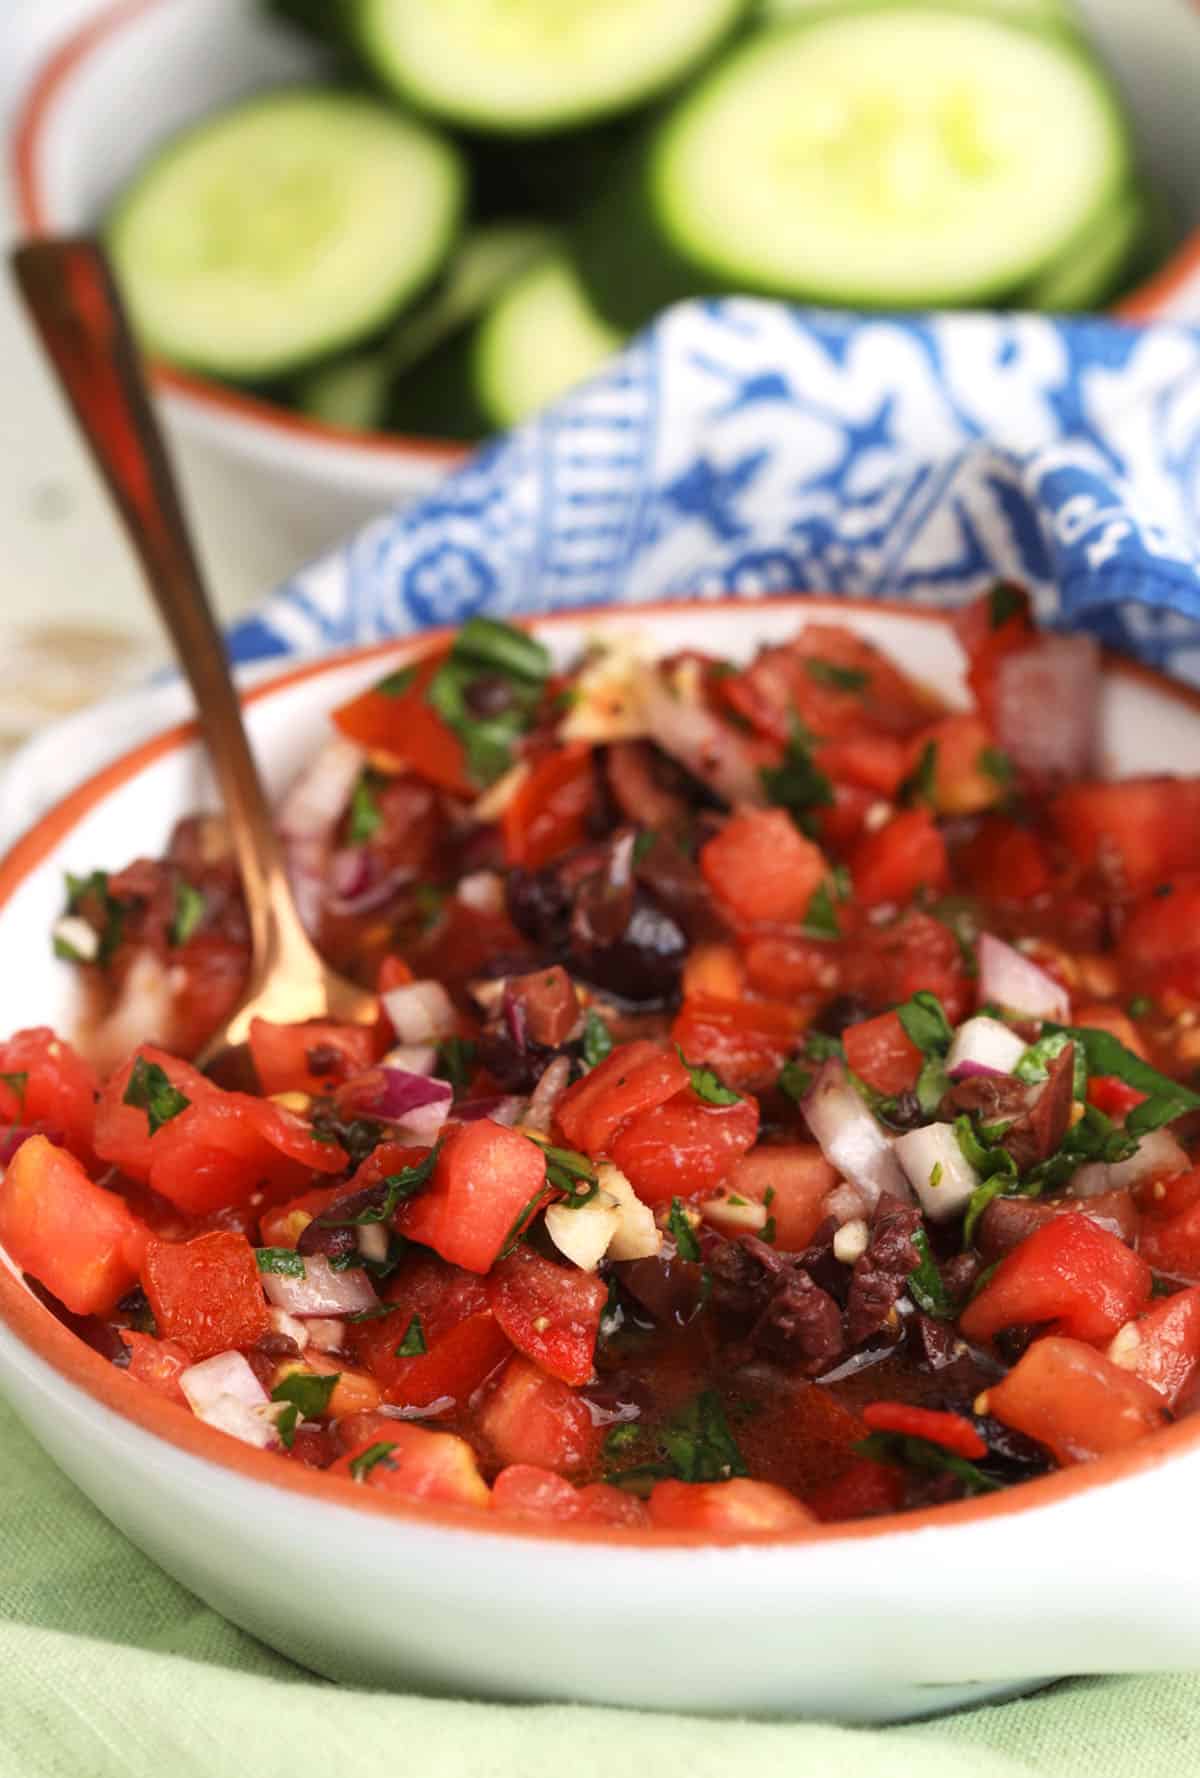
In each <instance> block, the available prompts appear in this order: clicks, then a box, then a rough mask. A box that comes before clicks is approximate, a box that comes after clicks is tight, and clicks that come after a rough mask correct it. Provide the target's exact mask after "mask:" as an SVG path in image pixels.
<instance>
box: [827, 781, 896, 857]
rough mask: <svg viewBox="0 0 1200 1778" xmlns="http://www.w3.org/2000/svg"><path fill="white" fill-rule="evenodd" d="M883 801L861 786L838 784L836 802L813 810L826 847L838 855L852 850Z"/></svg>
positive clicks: (834, 792) (834, 800)
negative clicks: (868, 820) (873, 811)
mask: <svg viewBox="0 0 1200 1778" xmlns="http://www.w3.org/2000/svg"><path fill="white" fill-rule="evenodd" d="M879 800H880V799H879V797H878V795H877V794H876V792H875V791H873V790H864V789H863V788H862V786H861V785H858V784H842V783H835V784H834V786H833V801H832V803H829V804H827V805H825V806H823V807H822V808H819V809H815V810H814V811H813V827H814V829H815V831H816V835H817V838H818V839H819V840H820V842H821V844H822V846H824V847H825V848H826V850H828V851H830V852H833V853H834V854H835V855H844V854H845V853H847V852H850V851H852V850H853V848H854V844H855V842H856V841H857V840H858V839H860V838H861V837H862V835H863V833H864V832H865V831H866V826H867V817H868V816H869V815H870V814H871V811H872V810H873V809H876V808H878V807H879Z"/></svg>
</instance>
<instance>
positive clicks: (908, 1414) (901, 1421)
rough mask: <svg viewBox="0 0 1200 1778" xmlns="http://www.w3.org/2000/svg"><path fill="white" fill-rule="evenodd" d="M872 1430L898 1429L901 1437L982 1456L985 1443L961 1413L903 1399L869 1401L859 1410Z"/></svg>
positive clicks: (956, 1452)
mask: <svg viewBox="0 0 1200 1778" xmlns="http://www.w3.org/2000/svg"><path fill="white" fill-rule="evenodd" d="M862 1417H863V1422H864V1424H865V1425H867V1426H869V1427H870V1428H871V1431H872V1432H898V1433H901V1434H902V1435H903V1437H905V1438H923V1439H927V1440H928V1442H929V1443H930V1444H931V1445H940V1446H941V1447H942V1449H943V1450H944V1451H953V1452H954V1453H955V1454H956V1456H959V1457H972V1458H976V1457H986V1456H987V1445H986V1444H985V1443H984V1441H983V1439H982V1438H981V1437H980V1435H979V1429H978V1427H976V1426H975V1425H974V1424H973V1423H972V1422H971V1421H970V1420H968V1419H967V1417H966V1415H965V1414H949V1413H944V1412H942V1410H940V1409H938V1408H917V1407H913V1406H912V1405H911V1404H910V1403H909V1402H906V1401H870V1402H868V1403H867V1405H866V1406H865V1407H864V1409H863V1411H862Z"/></svg>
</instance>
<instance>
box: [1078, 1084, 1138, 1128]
mask: <svg viewBox="0 0 1200 1778" xmlns="http://www.w3.org/2000/svg"><path fill="white" fill-rule="evenodd" d="M1087 1096H1088V1099H1089V1101H1090V1102H1091V1103H1092V1104H1093V1105H1094V1106H1095V1107H1096V1109H1097V1111H1102V1112H1103V1113H1104V1115H1105V1117H1111V1118H1116V1119H1117V1120H1118V1121H1120V1120H1121V1119H1122V1118H1123V1117H1124V1116H1125V1113H1126V1112H1127V1111H1132V1110H1133V1108H1134V1106H1135V1105H1140V1104H1141V1102H1142V1100H1143V1099H1144V1098H1145V1097H1146V1095H1145V1093H1139V1092H1138V1090H1137V1088H1136V1087H1131V1086H1129V1085H1128V1084H1127V1083H1126V1082H1125V1081H1123V1080H1120V1079H1119V1078H1118V1077H1117V1075H1115V1074H1091V1075H1089V1076H1088V1084H1087Z"/></svg>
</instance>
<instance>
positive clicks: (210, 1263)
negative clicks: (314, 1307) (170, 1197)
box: [142, 1229, 271, 1362]
mask: <svg viewBox="0 0 1200 1778" xmlns="http://www.w3.org/2000/svg"><path fill="white" fill-rule="evenodd" d="M142 1288H143V1290H144V1291H145V1292H146V1298H147V1301H148V1302H149V1304H150V1307H151V1309H152V1310H153V1313H154V1319H155V1322H156V1323H157V1325H158V1330H159V1333H160V1334H162V1336H163V1338H164V1339H168V1340H177V1341H178V1342H179V1344H180V1345H181V1346H182V1347H184V1349H185V1350H186V1351H188V1352H190V1353H191V1355H192V1360H193V1362H198V1361H199V1360H200V1359H202V1358H212V1357H213V1356H214V1355H215V1354H216V1353H218V1352H228V1351H230V1350H231V1349H232V1348H234V1347H240V1346H252V1345H253V1344H254V1343H255V1341H256V1340H259V1339H261V1338H262V1336H263V1334H265V1333H266V1332H267V1330H268V1329H269V1327H270V1325H271V1318H270V1316H269V1315H268V1313H267V1305H266V1302H265V1300H264V1298H263V1291H262V1283H261V1281H260V1279H259V1274H258V1265H257V1262H256V1260H255V1258H254V1249H253V1248H252V1247H251V1245H250V1243H249V1241H247V1240H246V1237H245V1236H244V1235H235V1234H232V1233H230V1232H229V1231H228V1230H225V1229H213V1230H211V1231H210V1232H209V1233H208V1234H206V1235H197V1236H196V1238H195V1240H193V1241H180V1242H174V1241H151V1242H150V1244H149V1246H148V1247H147V1249H146V1257H145V1259H144V1260H143V1262H142Z"/></svg>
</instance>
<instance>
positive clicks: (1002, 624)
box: [953, 585, 1035, 722]
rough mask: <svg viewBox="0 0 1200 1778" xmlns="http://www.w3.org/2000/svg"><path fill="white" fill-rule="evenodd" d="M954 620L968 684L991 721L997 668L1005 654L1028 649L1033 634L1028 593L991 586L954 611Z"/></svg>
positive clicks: (987, 718) (985, 715) (982, 710)
mask: <svg viewBox="0 0 1200 1778" xmlns="http://www.w3.org/2000/svg"><path fill="white" fill-rule="evenodd" d="M997 593H999V594H1000V595H1001V597H999V598H998V597H996V596H995V595H996V594H997ZM953 623H954V629H955V632H956V634H957V636H958V639H959V641H960V642H961V644H962V646H963V649H964V650H965V652H966V656H967V684H968V685H969V686H970V688H971V691H972V693H973V694H974V697H975V701H976V703H977V704H978V706H979V709H980V712H981V714H982V715H983V717H984V718H985V720H987V721H988V722H991V720H992V718H993V716H994V713H995V684H996V669H997V667H998V666H999V665H1000V662H1001V661H1002V660H1003V659H1004V657H1005V656H1006V655H1009V654H1014V653H1019V652H1020V651H1021V650H1022V649H1025V648H1028V646H1029V644H1030V642H1031V641H1032V640H1033V637H1034V635H1035V631H1034V627H1033V618H1032V613H1031V608H1030V603H1029V595H1028V593H1026V592H1025V591H1024V590H1023V589H1022V588H1020V587H1015V586H1008V585H1005V586H1004V587H1003V588H998V589H993V591H992V592H988V593H983V594H982V595H981V596H980V597H979V598H978V599H973V600H972V601H971V603H970V604H969V605H965V606H963V607H962V609H961V610H959V611H956V612H955V614H954V618H953Z"/></svg>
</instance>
